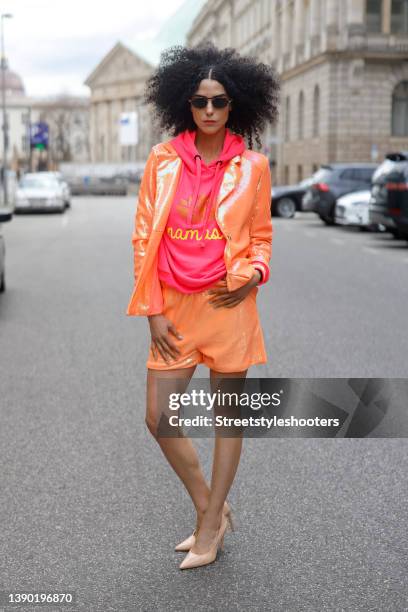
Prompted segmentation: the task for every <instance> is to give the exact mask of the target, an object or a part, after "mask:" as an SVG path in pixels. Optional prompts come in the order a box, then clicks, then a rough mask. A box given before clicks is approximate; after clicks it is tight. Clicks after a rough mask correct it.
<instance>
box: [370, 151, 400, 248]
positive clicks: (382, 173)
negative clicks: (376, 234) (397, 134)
mask: <svg viewBox="0 0 408 612" xmlns="http://www.w3.org/2000/svg"><path fill="white" fill-rule="evenodd" d="M369 214H370V220H371V221H372V223H381V224H382V225H384V226H385V227H386V229H387V231H388V232H390V233H391V234H392V235H393V236H394V237H395V238H403V239H408V151H402V152H399V153H389V154H388V155H386V158H385V160H384V161H383V163H382V164H381V165H380V166H379V167H378V169H377V170H376V172H375V174H374V176H373V186H372V190H371V201H370V210H369Z"/></svg>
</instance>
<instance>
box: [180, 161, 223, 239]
mask: <svg viewBox="0 0 408 612" xmlns="http://www.w3.org/2000/svg"><path fill="white" fill-rule="evenodd" d="M194 161H195V163H196V182H195V185H194V193H193V198H192V202H191V206H190V215H189V218H188V222H189V223H190V224H191V222H192V218H193V214H194V210H195V207H196V204H197V200H198V191H199V189H200V182H201V155H199V154H197V155H194ZM222 163H223V162H222V160H220V159H219V160H217V162H216V169H215V174H214V179H213V184H212V188H211V193H210V196H209V198H208V202H207V206H206V208H205V213H204V219H203V222H202V223H201V224H200V226H201V227H202V228H203V232H202V236H201V238H200V240H199V241H198V246H200V247H204V246H205V242H204V235H205V230H206V227H207V223H208V219H209V217H210V214H211V209H212V207H213V203H214V200H215V197H216V195H217V183H218V177H219V175H220V172H221V170H222Z"/></svg>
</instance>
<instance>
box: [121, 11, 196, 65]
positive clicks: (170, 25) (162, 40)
mask: <svg viewBox="0 0 408 612" xmlns="http://www.w3.org/2000/svg"><path fill="white" fill-rule="evenodd" d="M205 2H206V0H185V2H184V3H183V4H182V5H181V6H180V7H179V9H178V10H177V11H176V12H175V13H174V14H173V15H172V16H171V17H170V18H169V19H168V20H167V21H166V22H165V23H164V24H163V26H162V27H161V29H160V30H159V32H158V33H157V35H156V36H155V37H154V38H151V39H146V40H137V39H130V40H129V39H127V40H125V41H124V43H125V44H126V46H127V47H129V48H130V49H131V50H132V51H133V52H134V53H136V54H137V55H138V56H140V57H141V58H142V59H144V60H145V61H147V62H149V64H151V65H152V66H155V65H157V64H158V63H159V61H160V53H161V52H162V51H163V50H164V49H166V48H168V47H172V46H173V45H184V44H185V42H186V36H187V33H188V31H189V29H190V28H191V25H192V23H193V21H194V19H195V17H196V16H197V15H198V13H199V12H200V10H201V8H202V7H203V6H204V4H205Z"/></svg>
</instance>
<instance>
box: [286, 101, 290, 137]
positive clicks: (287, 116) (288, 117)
mask: <svg viewBox="0 0 408 612" xmlns="http://www.w3.org/2000/svg"><path fill="white" fill-rule="evenodd" d="M285 140H286V141H289V140H290V98H289V96H287V97H286V104H285Z"/></svg>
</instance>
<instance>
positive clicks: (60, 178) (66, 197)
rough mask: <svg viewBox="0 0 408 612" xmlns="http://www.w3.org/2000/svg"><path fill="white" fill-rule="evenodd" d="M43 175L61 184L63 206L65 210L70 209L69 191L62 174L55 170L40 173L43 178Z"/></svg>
mask: <svg viewBox="0 0 408 612" xmlns="http://www.w3.org/2000/svg"><path fill="white" fill-rule="evenodd" d="M44 175H47V176H51V177H55V178H56V179H57V181H58V182H59V183H60V184H61V187H62V190H63V194H64V201H65V206H66V208H70V207H71V189H70V187H69V185H68V183H67V181H66V180H65V179H64V177H63V175H62V172H59V171H57V170H55V171H49V172H41V176H44Z"/></svg>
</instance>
